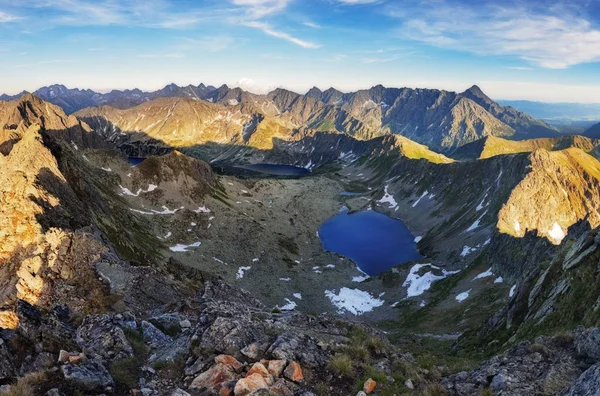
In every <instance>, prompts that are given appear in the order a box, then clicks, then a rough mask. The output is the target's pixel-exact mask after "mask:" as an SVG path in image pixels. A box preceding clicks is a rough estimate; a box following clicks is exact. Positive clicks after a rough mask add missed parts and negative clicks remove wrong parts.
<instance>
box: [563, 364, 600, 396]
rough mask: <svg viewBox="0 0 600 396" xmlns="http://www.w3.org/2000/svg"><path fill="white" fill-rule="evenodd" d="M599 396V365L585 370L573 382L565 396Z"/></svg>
mask: <svg viewBox="0 0 600 396" xmlns="http://www.w3.org/2000/svg"><path fill="white" fill-rule="evenodd" d="M588 395H600V364H595V365H593V366H592V367H590V368H589V369H587V370H586V371H585V372H584V373H583V374H581V376H579V378H577V379H576V380H575V382H574V383H573V385H572V386H571V388H570V389H569V391H568V393H566V396H588Z"/></svg>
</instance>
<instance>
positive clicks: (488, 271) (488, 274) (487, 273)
mask: <svg viewBox="0 0 600 396" xmlns="http://www.w3.org/2000/svg"><path fill="white" fill-rule="evenodd" d="M492 275H494V273H493V272H492V268H491V267H490V268H488V269H487V271H485V272H482V273H481V274H479V275H477V276H476V277H475V278H473V279H471V282H472V281H474V280H477V279H483V278H487V277H488V276H492Z"/></svg>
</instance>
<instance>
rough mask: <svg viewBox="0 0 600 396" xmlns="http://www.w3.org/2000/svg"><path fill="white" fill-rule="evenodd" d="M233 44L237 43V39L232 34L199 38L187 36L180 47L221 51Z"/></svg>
mask: <svg viewBox="0 0 600 396" xmlns="http://www.w3.org/2000/svg"><path fill="white" fill-rule="evenodd" d="M233 44H235V39H234V38H233V37H230V36H206V37H201V38H198V39H196V38H189V37H186V38H184V39H183V43H181V44H179V48H181V49H184V50H195V51H198V50H201V51H207V52H219V51H223V50H225V49H227V48H229V47H231V46H232V45H233Z"/></svg>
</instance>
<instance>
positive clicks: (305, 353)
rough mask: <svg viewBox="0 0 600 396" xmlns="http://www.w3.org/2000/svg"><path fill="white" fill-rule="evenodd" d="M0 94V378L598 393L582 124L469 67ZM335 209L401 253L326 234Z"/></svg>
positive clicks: (599, 167) (136, 390) (15, 386)
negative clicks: (535, 107)
mask: <svg viewBox="0 0 600 396" xmlns="http://www.w3.org/2000/svg"><path fill="white" fill-rule="evenodd" d="M5 99H9V100H8V101H5V102H0V125H1V126H2V130H1V133H2V134H1V135H0V138H1V139H0V152H1V155H0V203H1V205H0V285H1V287H0V395H49V396H57V395H65V396H67V395H145V396H150V395H172V396H183V395H192V396H194V395H305V396H308V395H361V396H362V395H366V394H374V395H394V394H396V395H400V394H413V395H461V396H462V395H481V394H494V395H515V396H516V395H525V394H544V395H551V394H552V395H553V394H560V395H595V394H600V382H599V378H600V374H599V373H600V369H599V365H600V330H598V326H600V315H599V313H598V312H600V311H599V307H600V302H599V301H600V288H599V287H597V285H599V284H600V282H599V279H598V270H597V266H598V265H597V264H598V260H599V259H600V249H598V246H599V245H600V237H598V235H597V227H598V226H599V225H600V215H599V210H600V195H599V192H600V162H599V160H598V151H597V147H598V142H597V141H596V140H595V139H594V138H592V137H589V138H588V137H582V136H558V132H557V131H556V130H555V129H553V128H552V127H550V126H549V125H547V124H546V123H544V122H543V121H539V120H536V119H534V118H532V117H530V116H528V115H526V114H524V113H521V112H518V111H517V110H515V109H513V108H509V107H504V106H501V105H499V104H498V103H496V102H494V101H492V100H491V99H490V98H489V97H487V96H486V95H485V94H484V93H483V92H482V91H481V90H480V89H479V88H478V87H476V86H474V87H472V88H470V89H469V90H467V91H465V92H463V93H453V92H446V91H438V90H424V89H408V88H402V89H392V88H384V87H383V86H375V87H373V88H371V89H368V90H360V91H356V92H353V93H342V92H340V91H337V90H334V89H329V90H326V91H321V90H320V89H318V88H313V89H311V90H310V91H309V92H308V93H306V94H305V95H301V94H296V93H294V92H291V91H287V90H283V89H277V90H275V91H272V92H270V93H268V94H264V95H257V94H252V93H250V92H247V91H244V90H242V89H239V88H229V87H227V86H221V87H219V88H215V87H210V86H209V87H207V86H204V85H200V86H188V87H183V88H182V87H178V86H176V85H170V86H167V87H165V88H164V89H163V90H160V91H157V92H154V93H144V92H142V91H139V90H132V91H123V92H120V91H113V92H110V93H107V94H97V93H95V92H93V91H89V90H69V89H66V88H65V87H62V86H52V87H47V88H43V89H41V90H39V91H36V94H35V95H33V94H23V95H19V96H18V97H14V98H8V97H7V98H5ZM45 99H48V100H49V101H50V102H51V103H49V102H47V101H45ZM61 106H62V107H64V109H63V108H61ZM67 113H69V114H71V115H67ZM356 212H372V213H375V212H376V213H377V214H379V215H380V216H387V217H388V218H392V219H394V221H401V222H402V223H403V225H404V226H405V227H404V228H405V229H406V235H408V237H407V236H406V235H404V236H402V238H404V239H406V240H403V243H408V244H409V245H410V246H414V248H415V251H417V250H418V256H417V257H420V258H419V259H417V260H416V261H408V262H400V261H401V260H400V259H398V260H396V261H393V262H392V265H391V266H390V267H389V268H384V269H383V271H382V272H379V273H374V272H373V271H370V270H369V268H367V267H366V266H367V265H368V263H365V262H364V261H361V260H362V259H361V258H357V257H358V256H356V257H355V256H353V255H352V254H351V253H349V254H348V256H344V255H340V254H337V253H334V252H331V251H327V250H326V249H325V248H324V246H325V242H326V241H325V239H323V238H324V236H323V235H320V231H321V227H322V226H323V225H324V224H325V223H329V222H330V221H332V220H333V219H338V218H339V216H350V217H352V215H353V213H356ZM370 226H371V225H370V224H369V223H361V225H360V226H357V229H356V230H351V231H352V232H354V233H355V234H356V237H357V238H356V239H355V241H357V242H355V243H360V242H361V241H362V240H365V241H369V242H368V243H367V244H365V245H361V246H360V249H363V250H368V249H371V250H368V251H369V252H372V254H373V255H375V254H376V253H377V254H380V253H382V252H388V251H389V252H391V253H390V254H393V252H394V249H393V248H394V245H395V244H394V243H392V246H383V245H379V244H380V243H381V241H373V240H372V239H369V236H370V235H368V234H369V232H370V231H369V228H368V227H370ZM346 231H349V230H346ZM388 232H393V231H392V230H391V229H390V230H388ZM398 238H401V237H400V236H398ZM407 238H408V239H407ZM369 244H370V245H371V246H369ZM361 257H362V256H361ZM392 260H395V259H392ZM367 273H369V274H372V275H367Z"/></svg>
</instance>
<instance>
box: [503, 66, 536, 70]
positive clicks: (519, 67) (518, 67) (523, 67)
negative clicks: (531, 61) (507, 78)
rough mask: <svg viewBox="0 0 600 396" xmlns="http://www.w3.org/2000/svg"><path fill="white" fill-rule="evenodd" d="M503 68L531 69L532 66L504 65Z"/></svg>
mask: <svg viewBox="0 0 600 396" xmlns="http://www.w3.org/2000/svg"><path fill="white" fill-rule="evenodd" d="M504 68H505V69H510V70H533V67H525V66H504Z"/></svg>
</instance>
